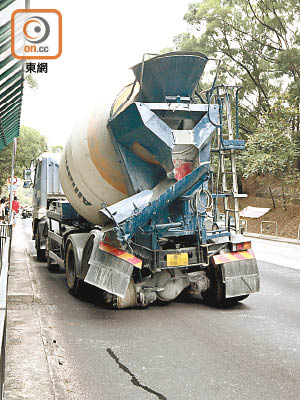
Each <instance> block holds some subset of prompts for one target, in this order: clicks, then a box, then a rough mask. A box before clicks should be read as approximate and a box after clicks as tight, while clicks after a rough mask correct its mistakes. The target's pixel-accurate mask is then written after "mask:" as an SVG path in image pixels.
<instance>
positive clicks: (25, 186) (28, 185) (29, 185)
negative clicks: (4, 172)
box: [23, 181, 31, 189]
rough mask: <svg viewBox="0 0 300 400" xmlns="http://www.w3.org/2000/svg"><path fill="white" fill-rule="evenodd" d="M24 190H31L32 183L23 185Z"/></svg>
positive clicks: (27, 182) (26, 182) (28, 182)
mask: <svg viewBox="0 0 300 400" xmlns="http://www.w3.org/2000/svg"><path fill="white" fill-rule="evenodd" d="M23 188H24V189H29V188H31V181H25V182H24V183H23Z"/></svg>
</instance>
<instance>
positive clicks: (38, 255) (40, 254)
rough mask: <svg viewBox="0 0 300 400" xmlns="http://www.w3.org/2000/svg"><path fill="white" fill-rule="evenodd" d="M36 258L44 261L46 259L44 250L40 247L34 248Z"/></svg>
mask: <svg viewBox="0 0 300 400" xmlns="http://www.w3.org/2000/svg"><path fill="white" fill-rule="evenodd" d="M36 258H37V260H38V261H41V262H45V261H46V250H45V249H40V248H39V247H38V248H37V249H36Z"/></svg>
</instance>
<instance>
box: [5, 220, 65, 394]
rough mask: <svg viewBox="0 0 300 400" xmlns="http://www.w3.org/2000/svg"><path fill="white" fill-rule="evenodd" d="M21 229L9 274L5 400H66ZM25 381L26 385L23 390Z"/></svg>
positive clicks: (39, 294)
mask: <svg viewBox="0 0 300 400" xmlns="http://www.w3.org/2000/svg"><path fill="white" fill-rule="evenodd" d="M20 228H21V227H18V226H16V228H14V241H13V252H12V262H11V269H10V272H9V273H10V277H9V296H8V307H9V308H8V316H9V324H8V348H9V349H8V350H9V351H8V357H7V363H8V368H7V374H6V385H5V399H6V400H8V399H11V400H16V399H21V398H22V399H23V398H24V399H25V398H30V399H31V400H40V399H41V398H44V399H45V400H67V399H69V395H68V393H67V392H66V388H65V384H64V379H63V376H62V371H61V366H60V363H59V357H58V355H57V349H56V344H55V340H54V339H53V338H54V337H53V334H54V332H53V331H52V325H51V323H50V321H49V319H48V315H47V312H46V310H45V309H44V308H46V309H47V304H43V303H42V300H41V291H40V285H39V279H38V275H37V273H36V271H35V265H34V261H33V259H32V258H31V257H30V255H29V252H28V251H27V248H26V247H27V245H26V240H25V235H24V232H23V231H22V229H20ZM20 311H21V313H20ZM29 332H31V337H30V338H29V337H28V333H29ZM16 341H18V343H16ZM25 354H27V356H25ZM24 382H26V384H27V386H26V387H25V388H24V387H23V386H24V384H23V383H24Z"/></svg>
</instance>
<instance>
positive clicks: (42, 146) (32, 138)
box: [0, 126, 47, 195]
mask: <svg viewBox="0 0 300 400" xmlns="http://www.w3.org/2000/svg"><path fill="white" fill-rule="evenodd" d="M12 150H13V144H12V143H11V144H10V145H8V146H7V147H6V148H5V149H3V150H2V151H1V152H0V170H1V174H0V195H1V192H2V190H3V188H4V186H5V184H6V180H7V179H8V178H9V176H10V174H11V158H12ZM45 151H47V139H46V138H45V137H44V136H42V135H41V134H40V133H39V131H37V130H35V129H33V128H29V127H27V126H21V128H20V136H19V138H18V146H17V153H16V164H15V175H16V176H18V177H20V178H22V177H23V170H24V169H25V168H28V167H29V166H30V162H31V160H32V159H34V158H36V157H38V156H39V155H40V154H42V153H44V152H45Z"/></svg>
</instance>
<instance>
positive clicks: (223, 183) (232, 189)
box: [216, 87, 247, 233]
mask: <svg viewBox="0 0 300 400" xmlns="http://www.w3.org/2000/svg"><path fill="white" fill-rule="evenodd" d="M223 88H225V87H223ZM231 88H232V87H231ZM225 89H226V88H225ZM238 90H239V88H236V96H235V103H236V129H235V132H234V129H233V123H232V108H231V103H232V94H231V93H228V91H227V90H225V92H224V93H223V94H219V92H218V96H219V99H220V102H221V111H220V113H222V114H223V110H224V109H225V117H226V120H225V124H224V125H223V123H222V119H223V115H220V124H219V126H218V128H217V143H218V152H219V171H220V185H219V186H220V187H217V188H216V191H217V197H222V198H223V205H224V213H225V227H226V228H228V229H229V230H230V229H231V215H233V217H234V222H235V231H236V233H241V223H240V214H239V198H241V197H247V194H240V193H239V191H238V179H237V169H236V150H243V149H244V148H245V142H244V140H239V138H238V137H239V133H238V128H239V126H238V106H237V101H238ZM224 128H226V129H224ZM228 177H231V178H230V181H231V184H230V185H229V183H228V181H229V179H228ZM217 185H218V182H217ZM230 197H232V198H233V208H230V206H229V199H230Z"/></svg>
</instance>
